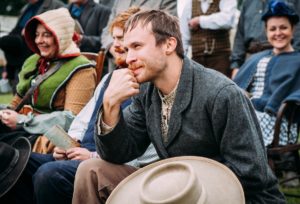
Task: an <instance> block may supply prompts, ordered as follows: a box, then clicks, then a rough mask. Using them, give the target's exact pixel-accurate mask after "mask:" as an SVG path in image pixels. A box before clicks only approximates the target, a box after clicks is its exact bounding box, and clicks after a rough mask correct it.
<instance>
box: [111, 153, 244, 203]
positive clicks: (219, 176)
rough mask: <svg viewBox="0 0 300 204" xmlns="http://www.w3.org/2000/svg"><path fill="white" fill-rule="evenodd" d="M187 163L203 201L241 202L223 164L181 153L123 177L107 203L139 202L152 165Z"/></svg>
mask: <svg viewBox="0 0 300 204" xmlns="http://www.w3.org/2000/svg"><path fill="white" fill-rule="evenodd" d="M177 161H180V162H183V163H185V162H186V163H188V164H189V165H191V166H192V167H193V169H194V170H195V172H196V174H197V177H198V181H199V183H201V184H202V186H203V187H204V188H205V191H206V202H205V203H231V204H242V203H245V198H244V191H243V188H242V186H241V184H240V182H239V180H238V179H237V177H236V176H235V174H234V173H233V172H232V171H231V170H230V169H229V168H228V167H226V166H225V165H223V164H221V163H219V162H216V161H214V160H211V159H207V158H204V157H195V156H183V157H174V158H170V159H165V160H161V161H158V162H156V163H153V164H150V165H148V166H146V167H143V168H141V169H139V170H138V171H136V172H134V173H133V174H131V175H130V176H128V177H127V178H125V179H124V180H123V181H122V182H121V183H120V184H119V185H118V186H117V187H116V188H115V189H114V190H113V192H112V193H111V195H110V196H109V198H108V200H107V202H106V203H107V204H118V203H123V204H131V203H136V204H139V203H141V201H140V197H139V190H140V188H139V187H140V186H141V182H142V180H143V178H144V176H145V175H146V174H147V173H148V172H149V171H151V170H152V169H153V168H154V167H157V166H159V165H162V164H165V163H171V162H177Z"/></svg>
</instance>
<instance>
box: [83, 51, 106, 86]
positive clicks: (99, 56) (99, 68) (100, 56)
mask: <svg viewBox="0 0 300 204" xmlns="http://www.w3.org/2000/svg"><path fill="white" fill-rule="evenodd" d="M81 55H83V56H85V57H86V58H88V59H89V60H90V61H92V62H94V63H95V69H96V73H97V81H96V83H97V84H98V83H99V82H100V81H101V78H102V73H103V68H104V59H105V50H104V49H101V50H100V51H99V52H98V53H94V52H81Z"/></svg>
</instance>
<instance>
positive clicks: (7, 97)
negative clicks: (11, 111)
mask: <svg viewBox="0 0 300 204" xmlns="http://www.w3.org/2000/svg"><path fill="white" fill-rule="evenodd" d="M12 97H13V95H12V93H8V94H0V104H8V103H10V102H11V99H12Z"/></svg>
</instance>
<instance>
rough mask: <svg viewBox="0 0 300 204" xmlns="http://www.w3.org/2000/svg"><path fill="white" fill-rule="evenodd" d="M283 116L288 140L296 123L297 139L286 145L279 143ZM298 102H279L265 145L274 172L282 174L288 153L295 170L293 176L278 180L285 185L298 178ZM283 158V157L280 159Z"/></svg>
mask: <svg viewBox="0 0 300 204" xmlns="http://www.w3.org/2000/svg"><path fill="white" fill-rule="evenodd" d="M283 118H286V119H287V121H288V129H287V135H288V141H292V140H291V126H292V124H294V123H296V124H297V135H298V137H297V140H296V141H295V142H294V143H288V144H286V145H280V144H279V137H280V128H281V124H282V122H283ZM299 118H300V102H296V101H288V102H284V103H282V104H281V106H280V108H279V111H278V113H277V116H276V121H275V125H274V135H273V136H274V138H273V141H272V143H271V145H270V146H268V147H267V154H268V163H269V166H270V167H271V169H272V170H273V172H274V173H275V174H279V175H280V174H282V172H283V171H285V169H284V168H286V167H285V165H286V162H287V161H286V155H287V154H288V155H289V157H291V159H292V160H290V159H289V162H290V161H292V163H293V165H294V167H295V168H296V169H295V170H296V171H297V172H296V174H295V175H294V176H293V177H290V178H283V179H281V180H280V184H283V185H285V184H286V183H287V182H289V181H292V180H294V179H299V178H300V158H299V150H300V139H299V137H300V135H299V134H300V121H299ZM281 158H283V159H281ZM284 194H285V195H286V196H291V197H297V198H300V195H298V194H291V193H284Z"/></svg>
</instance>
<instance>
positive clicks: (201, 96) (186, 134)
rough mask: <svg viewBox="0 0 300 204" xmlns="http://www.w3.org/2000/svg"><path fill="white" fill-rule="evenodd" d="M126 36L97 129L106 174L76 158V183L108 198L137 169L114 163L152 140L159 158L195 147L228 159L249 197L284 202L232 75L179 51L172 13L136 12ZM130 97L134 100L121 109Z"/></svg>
mask: <svg viewBox="0 0 300 204" xmlns="http://www.w3.org/2000/svg"><path fill="white" fill-rule="evenodd" d="M165 25H168V26H165ZM124 44H125V47H126V48H127V51H128V53H127V58H126V61H127V63H128V64H129V69H121V70H116V71H114V72H113V75H112V78H111V81H110V84H109V86H108V88H107V89H106V91H105V93H104V99H103V106H102V108H101V110H100V115H99V119H98V121H97V127H98V128H97V132H96V135H95V140H96V144H97V151H98V153H99V154H100V156H101V158H103V159H104V160H106V161H101V162H98V163H97V168H98V169H101V171H100V170H98V171H97V177H102V178H105V179H102V180H98V181H97V182H95V171H93V170H92V169H88V168H87V167H86V166H85V165H80V166H79V168H78V171H77V174H78V173H83V172H85V173H86V174H85V175H86V176H85V177H83V176H81V177H78V178H76V179H75V185H77V184H80V183H86V184H87V185H85V186H88V184H91V186H92V185H94V186H92V187H91V186H88V187H86V188H81V189H82V190H84V189H89V191H91V192H95V194H96V195H95V196H98V198H99V203H105V200H106V198H107V197H108V195H109V193H110V192H111V191H112V189H113V188H114V187H115V186H116V185H117V184H118V182H120V181H121V180H122V179H124V178H125V177H127V176H128V175H130V174H131V173H132V172H134V171H135V170H134V169H133V168H132V167H129V166H126V165H115V164H122V163H125V162H128V161H130V160H132V159H133V158H136V157H138V156H140V155H142V154H143V153H144V152H145V150H146V148H147V147H148V145H149V144H150V142H152V143H153V144H154V146H155V148H156V151H157V153H158V155H159V157H160V158H161V159H166V158H170V157H176V156H184V155H185V156H186V155H193V156H203V157H207V158H211V159H214V160H217V161H219V162H221V163H223V164H225V165H226V166H228V167H229V168H230V169H231V170H232V171H233V172H234V173H235V174H236V176H237V177H238V178H239V179H240V181H241V183H242V185H243V188H244V192H245V197H246V201H247V202H249V203H284V202H285V201H284V197H283V196H282V194H281V193H280V192H279V190H278V186H277V181H276V178H275V177H274V175H273V174H272V172H271V170H270V168H269V167H268V164H267V158H266V154H265V149H264V145H263V141H262V135H261V131H260V128H259V125H258V122H257V119H256V117H255V113H254V110H253V108H252V106H251V103H250V101H249V100H248V99H247V98H246V97H245V96H244V94H243V93H242V92H241V91H240V90H239V88H238V87H237V86H236V85H235V84H234V83H233V82H232V81H231V80H229V79H227V78H226V77H225V76H222V75H221V74H219V73H218V72H216V71H213V70H209V69H205V68H204V67H203V66H202V65H200V64H197V63H195V62H194V61H191V60H189V59H188V58H186V57H184V55H183V48H182V42H181V34H180V29H179V25H178V19H177V18H176V17H173V16H170V15H168V14H167V13H165V12H163V11H157V10H150V11H144V12H139V13H137V14H135V15H134V16H132V17H131V18H130V19H129V21H128V22H127V26H126V28H125V35H124ZM121 84H122V86H121ZM129 97H132V98H133V99H132V103H131V105H130V106H129V107H128V108H127V109H126V110H125V111H124V112H122V111H120V110H121V108H120V104H121V103H122V102H123V101H124V100H126V99H128V98H129ZM241 130H243V131H241ZM113 163H115V164H113ZM112 172H113V173H112ZM81 175H82V174H81ZM89 187H90V188H89ZM93 187H97V189H95V190H96V191H95V190H94V191H92V190H91V189H92V188H93ZM75 188H76V187H75ZM79 188H80V187H79Z"/></svg>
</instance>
